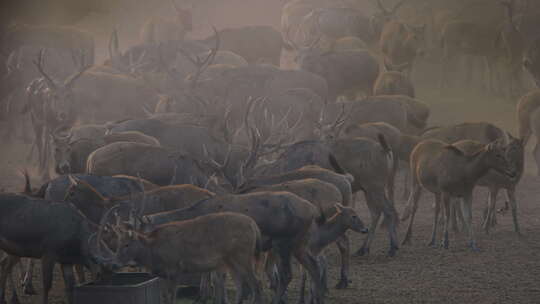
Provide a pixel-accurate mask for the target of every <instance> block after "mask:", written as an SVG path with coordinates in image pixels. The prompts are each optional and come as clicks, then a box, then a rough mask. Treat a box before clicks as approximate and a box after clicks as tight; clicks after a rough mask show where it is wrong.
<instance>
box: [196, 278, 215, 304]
mask: <svg viewBox="0 0 540 304" xmlns="http://www.w3.org/2000/svg"><path fill="white" fill-rule="evenodd" d="M212 275H213V273H212V272H205V273H203V274H201V281H200V282H199V295H198V296H197V300H196V301H195V303H206V302H207V301H208V300H210V299H211V298H212V283H211V280H212ZM215 298H217V295H216V297H215ZM215 298H214V299H215ZM215 303H216V304H217V303H219V302H217V301H216V302H215Z"/></svg>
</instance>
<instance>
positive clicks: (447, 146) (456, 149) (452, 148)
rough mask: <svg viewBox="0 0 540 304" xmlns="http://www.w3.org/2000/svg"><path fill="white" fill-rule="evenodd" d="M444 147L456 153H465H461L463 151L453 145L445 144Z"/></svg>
mask: <svg viewBox="0 0 540 304" xmlns="http://www.w3.org/2000/svg"><path fill="white" fill-rule="evenodd" d="M444 148H445V149H447V150H450V151H453V152H454V153H456V154H458V155H461V156H463V155H465V153H463V151H461V150H460V149H459V148H458V147H456V146H454V145H446V146H444Z"/></svg>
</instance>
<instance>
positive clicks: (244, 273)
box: [98, 208, 262, 304]
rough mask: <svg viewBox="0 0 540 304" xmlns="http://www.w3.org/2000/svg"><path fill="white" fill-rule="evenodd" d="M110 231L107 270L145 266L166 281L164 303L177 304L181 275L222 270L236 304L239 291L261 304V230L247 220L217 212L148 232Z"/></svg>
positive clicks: (240, 216)
mask: <svg viewBox="0 0 540 304" xmlns="http://www.w3.org/2000/svg"><path fill="white" fill-rule="evenodd" d="M113 209H114V208H112V209H111V210H113ZM110 213H111V212H108V213H107V214H106V215H110ZM104 217H105V216H104ZM105 218H106V217H105ZM102 223H103V224H104V223H105V221H102ZM102 226H103V225H102ZM101 230H103V229H100V232H101ZM114 230H115V231H116V232H117V234H118V235H119V246H118V251H117V252H116V254H115V256H114V258H113V259H110V261H109V264H110V265H111V267H112V268H118V267H122V266H128V265H141V266H145V267H147V268H148V269H149V270H150V271H151V272H152V273H153V274H155V275H157V276H159V277H161V278H163V279H165V284H166V290H167V295H166V303H167V304H174V303H176V287H177V285H176V284H177V282H178V281H180V278H181V277H182V276H183V275H184V274H185V273H201V272H211V271H219V272H223V271H226V270H228V271H229V273H230V274H231V275H232V277H233V278H234V282H235V285H236V300H235V303H237V304H240V303H242V300H243V297H244V290H243V288H244V286H246V287H248V288H249V289H248V291H249V292H250V293H251V295H252V296H253V298H252V303H262V286H261V284H260V282H259V280H258V278H257V274H256V272H255V268H256V267H255V262H256V261H257V260H258V259H259V258H260V255H261V251H262V239H261V231H260V230H259V228H258V226H257V224H256V223H255V221H254V220H253V219H251V218H250V217H249V216H246V215H243V214H238V213H232V212H220V213H215V214H208V215H202V216H200V217H197V218H194V219H189V220H183V221H175V222H171V223H167V224H163V225H159V226H156V227H155V228H154V229H153V230H152V231H150V232H148V233H142V232H138V231H133V230H128V229H126V228H123V227H121V226H116V227H115V228H114ZM99 239H100V238H99V235H98V240H99ZM222 284H223V282H220V283H219V284H218V285H219V286H218V287H217V288H219V290H220V291H218V295H220V294H221V295H224V294H225V293H224V286H223V285H222ZM222 301H225V299H220V301H219V302H218V303H222Z"/></svg>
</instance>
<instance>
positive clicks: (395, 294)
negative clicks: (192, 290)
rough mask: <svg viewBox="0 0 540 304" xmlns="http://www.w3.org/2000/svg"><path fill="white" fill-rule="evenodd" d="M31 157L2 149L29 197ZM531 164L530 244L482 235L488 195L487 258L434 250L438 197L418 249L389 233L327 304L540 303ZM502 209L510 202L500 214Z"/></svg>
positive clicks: (478, 109)
mask: <svg viewBox="0 0 540 304" xmlns="http://www.w3.org/2000/svg"><path fill="white" fill-rule="evenodd" d="M421 93H422V94H421V96H420V98H421V99H423V100H425V101H426V102H428V103H429V104H430V105H431V107H432V111H433V115H432V120H431V121H432V122H434V123H432V124H448V123H454V122H461V121H481V120H488V121H492V122H495V123H497V124H498V125H500V126H502V127H504V128H507V129H509V130H514V125H515V123H514V121H513V118H514V106H513V104H511V103H508V102H505V101H502V100H498V99H496V98H486V97H482V96H481V95H480V94H472V93H471V94H469V95H470V96H468V97H467V98H465V97H448V96H446V95H445V96H444V97H441V94H440V93H439V92H435V91H430V90H423V91H422V92H421ZM27 149H28V146H22V145H17V146H13V145H7V144H4V145H3V146H2V147H1V148H0V154H1V155H0V156H1V157H2V160H3V161H2V163H1V166H0V169H1V170H2V173H1V176H2V177H1V178H0V189H6V190H10V191H16V190H18V189H21V187H22V179H21V177H20V176H19V175H18V173H17V169H18V168H20V167H21V166H22V164H23V163H24V158H25V154H26V151H28V150H27ZM21 151H22V152H24V153H21ZM529 155H530V154H529ZM526 164H527V175H526V176H525V177H524V178H523V180H522V181H521V183H520V185H519V187H518V192H517V198H518V207H519V220H520V224H521V229H522V232H523V236H522V237H518V236H517V235H516V234H515V233H514V232H513V227H512V219H511V216H510V214H506V215H501V214H499V215H498V221H499V224H498V226H497V227H496V228H495V229H494V230H493V231H492V233H491V234H490V235H486V234H485V233H484V232H483V231H481V229H480V227H479V223H480V215H481V212H482V208H483V206H484V203H485V200H486V192H485V191H484V190H483V189H478V190H477V191H476V192H475V201H474V207H475V213H474V225H475V228H476V229H475V230H476V235H477V240H478V245H479V247H480V249H481V250H480V252H471V251H470V250H468V249H466V247H465V237H464V236H463V235H454V234H451V243H450V249H448V250H444V249H433V248H430V247H428V246H427V242H428V238H429V236H430V233H431V220H432V205H431V203H432V200H433V197H432V196H431V195H429V194H425V195H424V196H423V199H422V200H421V202H420V208H419V212H418V215H417V217H416V222H415V226H414V235H413V239H412V241H413V242H412V244H410V245H407V246H403V247H402V248H401V249H400V250H399V252H398V254H397V256H396V257H393V258H389V257H387V256H386V255H385V250H386V248H387V245H388V240H387V237H386V234H385V231H383V230H380V231H379V232H378V234H377V238H376V240H375V242H374V243H373V248H372V252H371V255H370V256H369V257H353V258H352V265H351V280H352V284H351V286H350V287H349V288H348V289H346V290H335V289H333V288H331V291H330V294H329V295H328V297H327V301H326V303H331V304H333V303H336V304H337V303H475V304H481V303H486V304H487V303H540V188H539V187H538V185H539V184H540V178H537V177H535V176H533V175H532V173H535V172H536V170H534V169H532V168H533V166H532V162H531V160H530V157H528V159H527V162H526ZM400 185H401V183H400V179H399V180H398V187H397V190H398V191H397V193H398V195H396V197H397V198H401V195H400V193H401V191H400V190H401V187H400ZM404 204H405V202H404V200H403V199H397V200H396V206H397V208H398V210H400V211H401V210H403V207H404ZM501 204H502V198H500V199H499V206H500V205H501ZM359 212H360V214H361V216H362V218H363V219H364V221H366V222H369V216H368V213H367V210H366V208H365V204H364V203H363V202H360V203H359ZM404 228H405V224H403V225H402V226H401V229H400V237H401V236H402V234H403V229H404ZM350 236H351V238H352V240H353V249H357V248H358V247H359V244H360V242H361V241H362V240H363V238H364V236H362V235H353V234H352V233H351V235H350ZM328 257H329V263H330V278H329V282H330V284H331V286H333V285H334V284H335V283H336V279H337V269H338V268H337V265H338V257H337V255H336V250H335V249H334V248H331V249H330V250H329V252H328ZM296 269H297V268H296ZM38 273H39V271H36V278H35V285H36V287H38V288H39V286H40V283H39V278H40V275H39V274H38ZM295 273H296V276H295V280H294V281H293V283H292V284H291V288H290V291H289V298H290V301H291V303H294V301H296V299H297V297H298V294H297V287H298V280H297V274H298V271H297V270H296V271H295ZM55 278H56V279H55V284H54V287H53V290H52V292H51V295H50V303H52V304H56V303H62V302H63V301H64V299H63V290H62V288H63V286H62V285H63V284H62V280H61V275H60V273H59V271H56V275H55ZM268 296H269V294H267V298H268ZM22 301H23V303H38V302H39V298H38V297H37V296H34V297H27V296H24V297H22ZM182 302H183V301H182Z"/></svg>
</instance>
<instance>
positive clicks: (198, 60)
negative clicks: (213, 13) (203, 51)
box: [178, 26, 221, 88]
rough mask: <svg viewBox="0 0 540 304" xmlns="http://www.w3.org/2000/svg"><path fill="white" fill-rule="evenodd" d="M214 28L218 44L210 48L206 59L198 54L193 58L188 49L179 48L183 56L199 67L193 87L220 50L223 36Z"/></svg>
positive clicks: (194, 77)
mask: <svg viewBox="0 0 540 304" xmlns="http://www.w3.org/2000/svg"><path fill="white" fill-rule="evenodd" d="M212 29H213V30H214V33H215V35H214V37H216V44H215V46H214V48H213V49H211V50H210V53H209V54H208V56H206V58H205V59H201V58H200V57H199V56H198V55H197V56H195V58H193V57H192V56H191V55H190V54H189V53H188V52H187V51H185V50H184V49H182V48H179V49H178V52H179V53H180V54H182V56H184V57H186V58H187V59H188V60H189V61H191V63H193V65H194V66H195V67H196V68H197V72H195V75H194V76H193V78H192V79H191V81H192V82H191V87H192V88H196V87H197V84H198V82H199V78H200V77H201V75H202V73H203V72H204V71H205V70H206V68H208V67H209V66H210V65H212V63H213V62H214V59H215V57H216V54H217V52H218V50H219V45H220V43H221V38H220V36H219V33H218V31H217V29H216V28H215V27H214V26H212Z"/></svg>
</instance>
